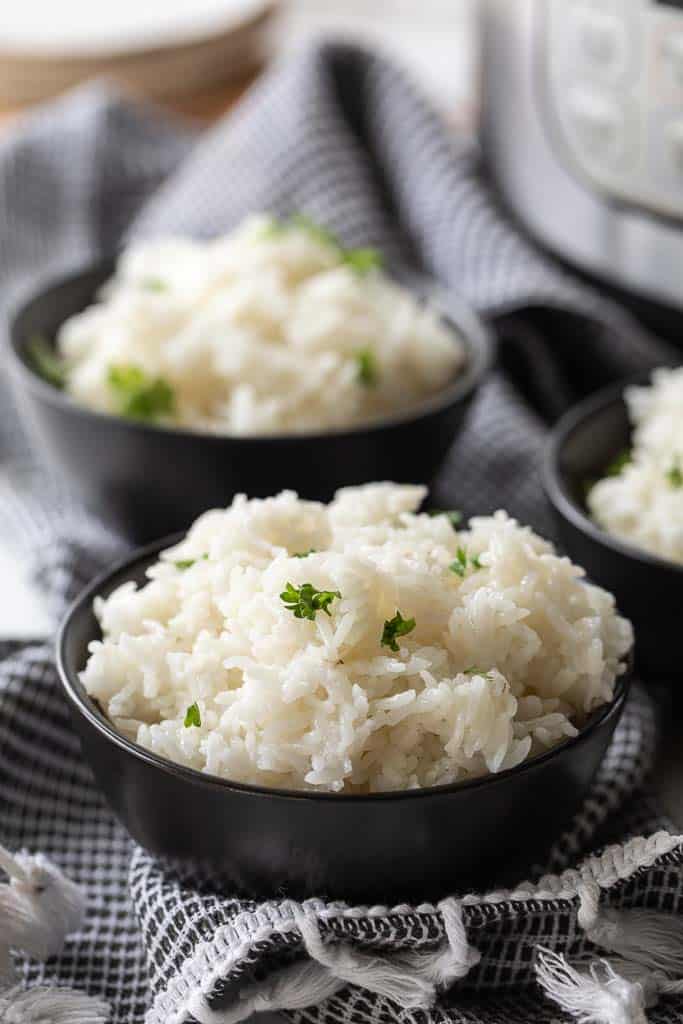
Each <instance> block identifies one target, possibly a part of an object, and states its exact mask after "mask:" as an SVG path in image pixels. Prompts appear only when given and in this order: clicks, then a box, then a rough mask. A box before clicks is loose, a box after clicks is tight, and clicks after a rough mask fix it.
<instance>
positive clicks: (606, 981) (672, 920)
mask: <svg viewBox="0 0 683 1024" xmlns="http://www.w3.org/2000/svg"><path fill="white" fill-rule="evenodd" d="M577 920H578V924H579V926H580V927H581V928H582V930H583V931H584V933H585V935H586V937H587V938H588V939H589V940H590V941H591V942H592V943H593V944H594V945H596V946H599V947H600V948H601V949H604V950H605V951H606V952H608V953H612V954H615V956H614V957H612V958H611V960H610V961H607V960H597V961H593V962H592V963H591V964H589V965H588V967H587V968H586V969H582V967H581V965H577V966H576V967H573V966H571V965H570V964H569V963H568V961H567V960H566V958H565V957H564V956H562V955H561V954H559V953H556V952H553V951H552V950H548V949H544V948H542V947H539V949H538V957H537V961H536V977H537V979H538V982H539V984H540V985H541V987H542V988H543V990H544V991H545V992H546V994H547V995H548V996H549V997H550V998H551V999H553V1000H554V1001H555V1002H556V1003H557V1004H558V1005H559V1006H561V1007H562V1009H563V1010H566V1012H567V1013H570V1014H571V1015H572V1016H574V1017H575V1018H576V1019H577V1020H578V1021H579V1022H580V1024H647V1016H646V1013H645V1011H646V1009H647V1008H649V1007H651V1006H655V1005H656V1004H657V1002H658V1001H659V998H660V996H666V995H671V996H673V995H681V994H683V979H681V975H683V920H681V918H680V917H678V916H674V915H673V914H662V913H659V912H658V911H650V910H640V909H624V910H619V909H617V908H615V907H601V906H600V888H599V886H598V885H596V884H594V883H592V884H584V885H582V886H581V888H580V889H579V911H578V915H577Z"/></svg>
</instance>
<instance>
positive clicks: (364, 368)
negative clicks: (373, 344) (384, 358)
mask: <svg viewBox="0 0 683 1024" xmlns="http://www.w3.org/2000/svg"><path fill="white" fill-rule="evenodd" d="M356 363H357V365H358V380H359V381H360V383H361V384H362V385H363V386H364V387H366V388H374V387H376V385H377V381H378V379H379V372H378V370H377V358H376V356H375V353H374V352H373V351H372V349H370V348H361V349H359V350H358V352H356Z"/></svg>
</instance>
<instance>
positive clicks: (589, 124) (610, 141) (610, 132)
mask: <svg viewBox="0 0 683 1024" xmlns="http://www.w3.org/2000/svg"><path fill="white" fill-rule="evenodd" d="M567 109H568V113H569V118H570V128H571V131H572V134H573V135H574V137H575V139H576V143H577V144H578V145H579V147H580V148H581V149H582V150H583V151H584V153H585V155H586V156H587V157H588V158H589V159H591V160H605V161H607V162H608V163H617V162H618V161H619V160H621V159H622V158H623V156H624V155H625V152H626V141H627V131H626V115H625V113H624V110H623V108H622V107H621V105H620V104H619V102H618V101H617V100H616V99H615V98H613V97H611V96H609V95H606V94H604V93H602V92H599V91H598V90H595V89H591V88H589V87H580V88H574V89H572V90H571V91H570V93H569V97H568V102H567Z"/></svg>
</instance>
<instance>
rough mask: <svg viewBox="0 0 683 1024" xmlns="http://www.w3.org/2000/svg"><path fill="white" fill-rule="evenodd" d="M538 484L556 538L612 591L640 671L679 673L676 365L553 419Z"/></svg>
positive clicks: (681, 503) (680, 377)
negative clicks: (627, 623) (628, 625)
mask: <svg viewBox="0 0 683 1024" xmlns="http://www.w3.org/2000/svg"><path fill="white" fill-rule="evenodd" d="M545 484H546V491H547V494H548V497H549V499H550V502H551V505H552V506H553V508H554V510H555V512H556V515H557V520H558V526H559V530H560V533H561V537H562V542H563V545H564V547H565V548H566V550H567V551H568V553H569V554H570V556H571V557H572V558H574V559H576V560H577V561H580V563H581V564H582V565H584V566H585V567H586V569H587V571H588V572H589V574H590V576H591V578H592V579H594V580H596V582H598V583H600V584H602V585H603V586H605V587H607V588H608V589H609V590H610V591H611V592H613V593H614V594H615V595H616V597H617V601H618V603H619V607H620V608H621V609H622V610H623V611H624V613H625V614H627V615H628V616H629V618H630V619H631V620H632V621H633V623H634V626H635V629H636V638H637V643H636V659H637V661H638V663H639V665H640V667H641V668H642V670H643V671H644V673H645V674H646V675H648V676H658V677H664V678H668V679H674V678H676V677H677V676H678V675H680V668H679V657H678V651H677V645H676V640H677V634H678V630H679V626H680V607H681V598H682V597H683V368H678V369H672V368H666V367H663V368H661V369H657V370H655V371H654V372H653V373H652V374H651V375H648V376H643V377H640V378H638V379H637V380H634V381H632V382H626V383H624V382H620V383H619V384H616V385H613V386H611V387H609V388H606V389H605V390H603V391H600V392H599V393H598V394H596V395H593V396H591V397H590V398H588V399H587V400H585V401H584V402H582V403H580V404H579V405H578V406H577V407H575V408H574V409H573V410H571V411H570V412H569V413H568V414H567V415H566V416H565V417H564V418H563V419H562V420H561V421H560V422H559V424H558V425H557V427H556V428H555V431H554V433H553V437H552V440H551V442H550V444H549V446H548V451H547V456H546V461H545Z"/></svg>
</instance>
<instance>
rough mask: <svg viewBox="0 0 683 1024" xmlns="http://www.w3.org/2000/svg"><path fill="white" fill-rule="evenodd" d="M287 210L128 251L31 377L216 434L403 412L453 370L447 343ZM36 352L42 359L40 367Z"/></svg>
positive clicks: (397, 295) (101, 403) (387, 283)
mask: <svg viewBox="0 0 683 1024" xmlns="http://www.w3.org/2000/svg"><path fill="white" fill-rule="evenodd" d="M380 264H381V258H380V256H379V253H377V252H375V251H374V250H371V249H355V250H346V249H344V248H343V247H342V246H341V245H340V244H339V243H338V242H337V241H336V239H334V238H333V236H331V235H330V234H329V233H328V232H326V231H325V230H324V229H322V228H320V227H318V226H317V225H315V224H312V223H311V222H310V221H308V220H307V219H306V218H303V217H299V218H294V219H290V220H287V221H276V220H274V219H273V218H271V217H267V216H263V215H262V216H252V217H250V218H248V219H247V220H246V221H245V222H244V223H243V224H241V225H240V226H239V227H238V228H237V229H236V230H235V231H233V232H232V233H231V234H229V235H226V236H224V237H220V238H216V239H214V240H212V241H192V240H190V239H187V238H185V239H166V240H159V241H146V242H139V243H135V244H133V245H131V246H130V247H129V248H128V249H127V250H126V251H125V252H124V253H123V254H122V256H121V258H120V259H119V262H118V266H117V268H116V272H115V274H114V276H113V278H112V279H111V280H110V281H109V282H108V284H107V285H106V286H105V287H104V289H103V290H102V293H101V295H100V296H99V298H98V301H97V302H96V303H95V304H94V305H92V306H90V307H89V308H87V309H86V310H85V311H84V312H82V313H79V314H77V315H76V316H73V317H71V318H69V319H68V320H67V321H66V322H65V323H64V324H63V325H62V327H61V329H60V331H59V333H58V336H57V349H58V353H59V356H60V358H61V364H60V365H59V366H58V367H57V368H55V365H54V362H55V361H54V359H53V358H52V357H51V356H50V355H49V351H48V352H42V353H41V352H40V351H39V350H38V351H36V352H35V353H34V357H35V362H36V368H37V369H38V370H39V371H40V372H43V373H44V374H45V375H46V376H49V377H50V379H53V378H54V375H55V372H57V374H58V377H59V380H60V383H63V386H64V387H65V389H66V390H67V391H68V392H69V393H70V394H71V395H72V396H73V398H74V399H75V400H76V401H77V402H80V403H82V404H83V405H86V406H88V407H90V408H92V409H96V410H99V411H101V412H106V413H110V414H115V415H121V416H125V417H128V418H132V419H136V420H144V421H146V422H148V423H154V424H157V425H160V426H164V425H166V426H180V427H187V428H191V429H194V430H200V431H208V432H212V433H223V434H231V435H239V436H244V435H247V436H248V435H259V434H276V433H290V434H291V433H302V432H312V431H313V432H320V431H325V430H332V429H335V428H342V427H348V426H353V425H357V424H361V423H366V422H369V421H372V420H374V419H377V418H378V417H382V416H384V415H386V414H388V413H395V412H397V411H401V410H407V409H410V408H411V407H412V406H415V405H416V404H418V403H419V402H420V401H421V400H423V399H425V398H427V397H428V396H430V395H433V394H434V393H435V392H437V391H439V390H440V389H443V388H444V387H446V385H448V384H449V383H450V382H451V381H452V380H453V379H454V378H455V377H456V376H457V374H458V373H459V372H460V371H461V369H462V367H463V365H464V359H465V355H464V353H465V350H464V346H463V343H462V341H461V339H460V337H459V336H458V335H457V334H456V332H454V330H452V329H450V328H448V327H446V326H445V325H444V323H443V322H442V320H441V318H440V317H439V315H438V314H437V313H436V312H435V311H434V310H433V309H431V308H429V307H426V306H424V305H423V304H421V303H419V302H418V301H417V300H416V299H415V298H414V297H413V296H412V295H411V294H410V292H408V291H406V290H405V289H404V288H402V287H400V286H399V285H397V284H395V283H394V282H392V281H391V280H390V279H389V278H388V277H387V276H386V275H385V274H384V273H383V272H382V270H381V267H380ZM48 359H49V363H48V362H47V360H48Z"/></svg>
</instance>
